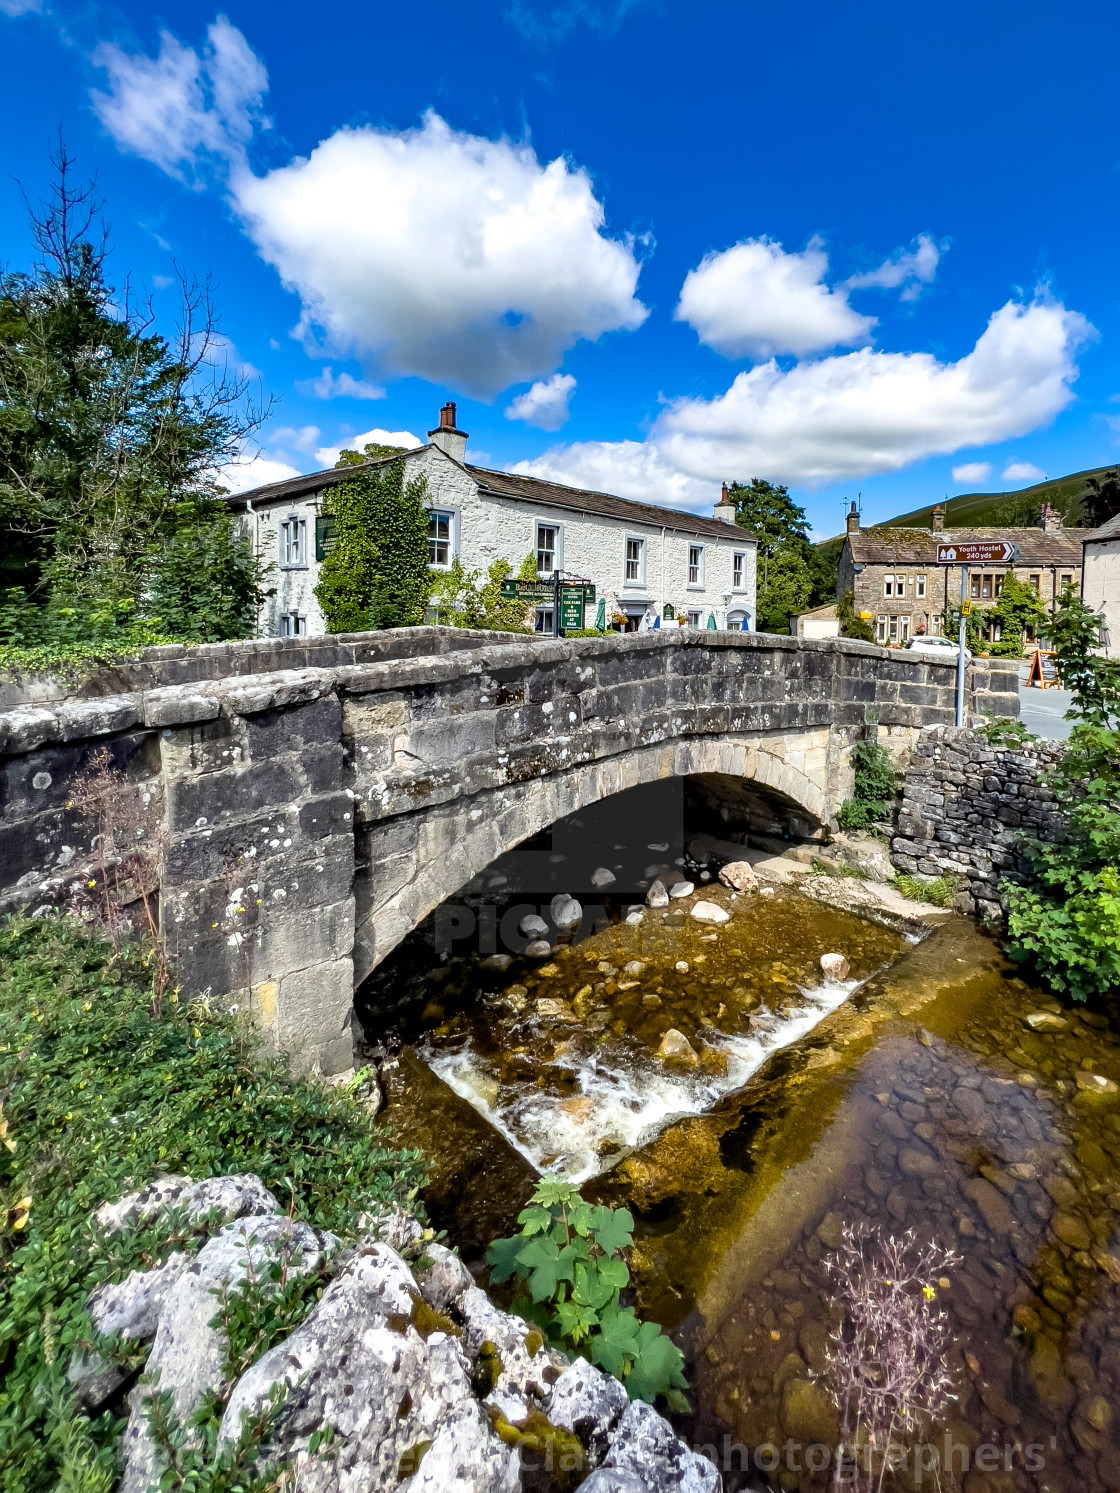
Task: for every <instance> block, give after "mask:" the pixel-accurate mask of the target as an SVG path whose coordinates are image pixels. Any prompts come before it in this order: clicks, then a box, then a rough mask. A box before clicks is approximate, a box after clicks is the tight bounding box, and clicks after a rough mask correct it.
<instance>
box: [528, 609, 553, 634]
mask: <svg viewBox="0 0 1120 1493" xmlns="http://www.w3.org/2000/svg"><path fill="white" fill-rule="evenodd" d="M555 619H556V613H555V612H554V611H553V609H552V607H538V608H537V617H536V621H535V622H534V623H533V628H534V630H535V631H536V632H547V633H553V632H555V631H556V620H555Z"/></svg>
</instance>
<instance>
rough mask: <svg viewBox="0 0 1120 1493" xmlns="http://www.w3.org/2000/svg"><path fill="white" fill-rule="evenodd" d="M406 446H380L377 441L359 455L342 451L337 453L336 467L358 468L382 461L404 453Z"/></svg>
mask: <svg viewBox="0 0 1120 1493" xmlns="http://www.w3.org/2000/svg"><path fill="white" fill-rule="evenodd" d="M407 449H408V448H407V447H406V446H382V445H380V444H379V443H378V442H377V441H370V442H369V444H368V445H365V446H363V447H362V449H361V453H360V454H359V452H357V451H352V450H349V449H347V450H343V451H340V452H339V453H338V460H337V461H336V462H335V466H336V467H360V466H364V465H365V463H366V462H367V461H384V460H385V459H386V458H387V457H393V456H400V455H401V453H402V452H404V451H406V450H407Z"/></svg>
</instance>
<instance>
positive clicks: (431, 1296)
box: [416, 1244, 474, 1312]
mask: <svg viewBox="0 0 1120 1493" xmlns="http://www.w3.org/2000/svg"><path fill="white" fill-rule="evenodd" d="M424 1253H425V1255H427V1257H428V1259H430V1260H431V1262H432V1263H431V1264H430V1265H429V1266H428V1267H427V1269H426V1270H423V1271H422V1272H421V1273H420V1274H418V1275H417V1277H416V1284H417V1285H418V1286H419V1287H420V1294H421V1296H423V1298H424V1300H425V1301H426V1302H427V1303H428V1305H429V1306H434V1307H435V1309H436V1310H437V1311H440V1312H445V1311H447V1309H448V1307H451V1306H454V1305H455V1303H456V1302H457V1301H458V1300H459V1298H460V1296H462V1294H463V1292H464V1291H469V1290H470V1289H471V1287H472V1286H473V1285H474V1276H473V1275H472V1274H471V1273H470V1271H469V1270H468V1269H467V1267H466V1266H465V1265H464V1264H463V1262H462V1260H461V1259H460V1258H459V1256H458V1255H457V1254H454V1253H453V1252H452V1251H451V1250H450V1249H447V1248H446V1247H445V1246H444V1245H442V1244H425V1245H424Z"/></svg>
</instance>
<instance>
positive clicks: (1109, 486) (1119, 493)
mask: <svg viewBox="0 0 1120 1493" xmlns="http://www.w3.org/2000/svg"><path fill="white" fill-rule="evenodd" d="M1085 485H1086V489H1087V491H1086V492H1085V495H1084V496H1083V497H1082V499H1081V522H1082V523H1083V524H1084V525H1085V526H1086V527H1087V528H1090V529H1099V528H1100V526H1101V524H1106V523H1107V522H1108V520H1109V519H1110V518H1115V516H1116V515H1117V514H1118V513H1120V470H1117V469H1116V468H1115V467H1113V469H1112V471H1110V472H1101V473H1100V475H1099V476H1092V477H1090V478H1088V480H1087V482H1086V484H1085Z"/></svg>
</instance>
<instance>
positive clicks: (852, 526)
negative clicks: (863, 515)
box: [847, 502, 859, 534]
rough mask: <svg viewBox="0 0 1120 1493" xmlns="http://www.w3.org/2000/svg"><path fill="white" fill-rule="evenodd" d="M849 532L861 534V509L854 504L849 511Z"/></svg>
mask: <svg viewBox="0 0 1120 1493" xmlns="http://www.w3.org/2000/svg"><path fill="white" fill-rule="evenodd" d="M847 530H848V533H849V534H858V533H859V509H858V508H857V507H856V505H855V503H854V502H853V503H852V506H851V508H850V509H849V510H848V519H847Z"/></svg>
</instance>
